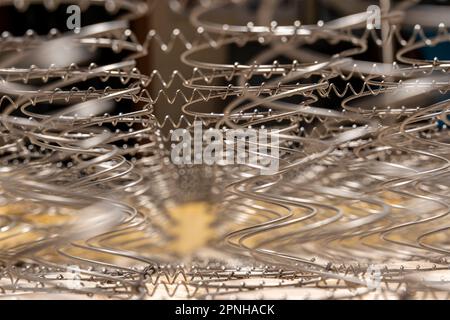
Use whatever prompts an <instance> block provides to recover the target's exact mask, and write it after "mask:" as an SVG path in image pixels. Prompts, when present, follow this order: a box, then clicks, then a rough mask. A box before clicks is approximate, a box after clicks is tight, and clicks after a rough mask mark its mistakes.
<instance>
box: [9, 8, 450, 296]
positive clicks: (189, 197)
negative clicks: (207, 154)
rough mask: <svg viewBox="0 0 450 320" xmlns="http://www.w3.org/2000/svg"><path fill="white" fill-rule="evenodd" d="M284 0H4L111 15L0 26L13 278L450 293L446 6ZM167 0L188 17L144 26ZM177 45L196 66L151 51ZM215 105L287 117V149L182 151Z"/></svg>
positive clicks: (134, 287)
mask: <svg viewBox="0 0 450 320" xmlns="http://www.w3.org/2000/svg"><path fill="white" fill-rule="evenodd" d="M272 2H273V3H276V1H272ZM272 2H271V1H261V5H260V6H261V9H260V11H259V12H258V13H259V14H258V16H257V17H254V20H253V22H247V21H246V22H245V23H242V24H237V22H235V24H233V23H231V21H226V23H224V22H222V21H215V20H214V19H213V17H215V15H214V13H217V12H221V10H238V11H239V10H241V9H242V7H245V6H248V5H251V3H249V1H225V0H218V1H197V2H196V1H194V3H193V2H192V1H176V0H172V1H168V2H167V3H166V2H165V3H164V4H161V3H159V1H158V3H157V1H152V2H150V3H147V2H144V1H124V0H78V1H66V0H53V1H46V0H22V1H13V0H11V1H1V2H0V8H2V7H9V8H11V9H13V10H17V11H18V12H22V13H24V12H26V11H27V10H29V8H30V7H32V6H42V7H43V8H45V9H46V10H47V11H49V12H52V11H54V10H56V9H58V8H59V7H60V6H61V7H64V6H67V5H69V4H76V5H78V6H79V7H80V8H81V9H82V11H83V12H84V11H86V10H89V8H91V7H96V8H97V9H102V10H104V12H105V13H106V14H108V15H110V16H111V20H109V21H99V22H98V23H96V24H92V25H88V26H83V27H82V28H81V29H80V32H79V33H73V32H64V31H58V30H56V29H52V30H50V31H49V32H48V34H38V33H37V32H35V31H28V32H26V34H24V35H13V34H12V33H10V32H8V31H4V32H3V33H2V36H1V38H0V91H1V99H0V105H1V122H0V130H1V145H0V161H1V164H2V165H1V167H0V192H1V194H0V201H1V207H0V211H1V214H0V248H1V251H0V297H1V298H5V299H9V298H23V299H34V298H51V297H58V298H61V297H63V298H73V299H77V298H82V299H84V298H99V299H106V298H112V299H154V298H192V299H448V298H449V297H450V282H449V281H450V274H449V271H448V268H449V263H448V258H447V256H448V253H449V238H448V236H447V234H448V229H449V228H450V226H449V225H447V222H448V214H449V208H450V197H449V190H450V184H449V183H448V181H449V180H447V177H448V176H449V175H450V169H449V168H450V148H449V143H450V140H449V138H450V136H449V133H450V131H449V130H448V126H449V125H450V100H449V98H448V95H447V93H448V89H449V86H450V77H449V75H448V72H449V70H450V61H447V60H445V57H444V58H440V57H436V58H435V59H428V60H426V59H424V60H419V58H417V56H418V55H417V54H414V53H415V52H417V51H420V50H421V49H423V48H433V47H436V46H438V45H440V44H443V43H446V42H448V41H450V38H449V34H450V33H449V30H448V28H447V26H446V25H445V24H444V23H439V22H437V21H433V23H437V24H436V26H434V25H432V23H431V21H428V22H430V23H428V22H427V21H421V23H422V24H426V25H427V28H428V27H430V26H434V29H433V32H430V31H429V29H427V30H425V29H424V28H423V27H421V26H420V25H419V24H417V25H415V26H413V27H408V26H410V25H411V23H410V22H411V21H410V19H409V20H408V16H407V14H406V13H407V12H409V11H408V10H418V11H419V12H420V10H425V8H422V7H421V5H420V3H419V2H420V1H416V0H404V1H399V2H396V3H395V5H393V6H392V8H390V10H382V15H381V17H380V19H381V22H382V24H383V28H382V29H381V30H377V29H376V28H371V27H370V26H369V25H367V21H368V18H369V13H367V12H362V13H352V14H348V15H343V16H342V17H340V18H338V19H335V20H329V21H318V22H317V23H316V24H313V25H307V24H302V23H301V22H300V21H293V22H292V23H291V24H286V25H282V24H281V23H278V22H274V21H272V17H273V16H274V15H275V13H276V12H275V11H276V10H275V7H276V6H275V7H274V6H273V3H272ZM332 2H333V1H325V3H327V5H331V3H332ZM286 3H287V4H284V5H287V6H295V5H296V3H297V4H298V2H297V1H287V2H286ZM161 5H168V6H169V7H170V9H172V10H173V11H174V12H175V13H174V14H178V15H183V16H188V17H189V20H190V22H191V25H192V27H193V28H192V32H190V33H189V35H188V33H185V32H181V31H180V30H179V29H175V30H173V32H172V33H171V37H170V39H165V38H164V37H163V36H160V35H159V33H158V31H155V30H151V31H149V32H148V33H147V36H146V38H145V39H139V37H138V36H137V35H136V34H135V33H134V32H133V31H132V30H131V29H130V25H129V22H130V21H132V20H134V19H137V18H139V17H142V16H146V15H151V14H152V13H153V12H158V10H159V9H158V8H159V6H161ZM323 5H324V4H323ZM427 10H431V9H430V8H429V7H427ZM433 12H436V10H435V11H433ZM425 20H426V19H425ZM430 20H432V19H430ZM427 23H428V24H427ZM318 43H320V44H321V46H317V44H318ZM245 47H251V48H253V49H252V50H254V51H255V54H254V55H253V56H252V57H251V58H250V59H248V58H243V59H242V61H232V60H230V61H223V59H221V60H220V59H216V58H217V52H226V51H229V50H230V48H234V50H240V48H245ZM318 47H319V49H318ZM323 47H325V48H327V49H320V48H323ZM389 47H390V48H391V49H392V50H391V51H392V52H391V54H392V56H393V58H395V61H396V62H394V63H390V61H388V62H382V63H374V62H369V61H365V60H358V59H359V58H357V57H361V56H364V54H366V53H368V52H370V51H371V50H377V49H378V48H383V49H384V50H385V49H386V48H388V49H387V51H389ZM176 48H178V49H180V48H181V49H182V50H183V53H182V54H181V56H180V59H181V61H182V63H183V64H184V65H185V66H188V67H190V68H192V72H191V73H190V74H183V73H182V72H181V71H177V70H175V71H173V73H172V74H171V75H170V76H169V77H167V76H166V75H163V74H162V73H161V72H160V71H158V66H156V70H155V71H153V72H151V73H150V74H146V73H145V72H141V71H140V70H139V69H138V67H137V65H138V61H139V60H140V59H143V58H145V57H146V56H148V54H149V52H151V50H155V49H156V51H157V52H159V54H164V55H169V56H170V55H171V54H173V52H174V50H175V49H176ZM236 48H238V49H236ZM255 48H256V49H255ZM374 48H375V49H374ZM394 49H395V50H394ZM101 52H106V55H107V56H108V57H109V59H108V61H107V62H105V60H104V59H102V58H101V57H102V55H101V54H100V53H101ZM330 52H335V53H331V54H330ZM205 57H206V58H205ZM280 57H283V59H282V60H280ZM387 60H389V59H387ZM161 110H162V111H161ZM169 110H170V111H173V110H179V111H180V112H181V114H182V115H181V116H179V117H177V116H173V115H169V114H173V113H171V112H169ZM157 111H158V112H159V113H160V114H161V113H162V114H163V116H162V117H158V116H157V115H156V114H157ZM199 122H200V123H201V124H202V126H203V127H204V128H205V129H210V128H217V129H220V130H223V132H224V133H225V132H227V131H229V130H231V129H239V128H241V129H244V128H256V129H262V128H271V129H273V130H275V131H276V134H277V135H278V136H279V138H280V148H279V149H280V152H279V156H278V158H277V160H278V161H279V164H280V167H279V169H278V170H277V171H276V172H274V173H272V174H270V175H262V174H261V173H260V169H261V167H255V166H249V165H245V164H234V165H231V164H216V165H213V166H209V165H205V164H203V165H183V166H180V165H175V164H174V163H173V162H172V161H171V159H170V151H171V150H170V144H171V134H172V133H173V132H174V130H176V129H180V128H181V129H185V130H187V131H192V130H193V129H194V127H195V125H196V123H199ZM246 150H247V149H246ZM247 152H249V151H248V150H247Z"/></svg>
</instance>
